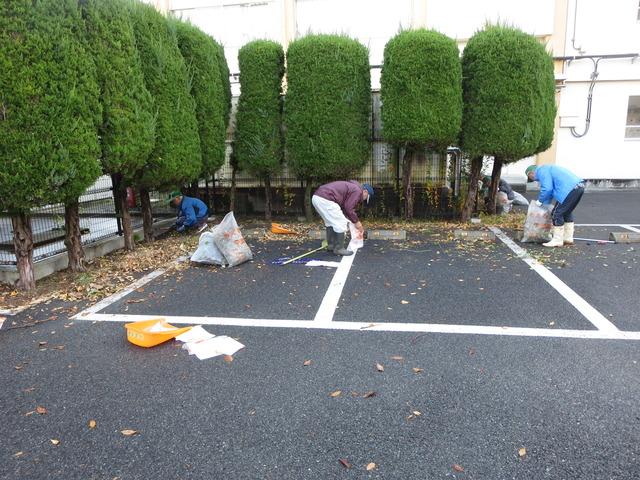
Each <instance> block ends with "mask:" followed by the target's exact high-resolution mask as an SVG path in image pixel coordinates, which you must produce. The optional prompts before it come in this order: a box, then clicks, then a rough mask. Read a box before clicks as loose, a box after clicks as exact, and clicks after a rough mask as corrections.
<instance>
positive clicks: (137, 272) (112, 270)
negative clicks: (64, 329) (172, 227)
mask: <svg viewBox="0 0 640 480" xmlns="http://www.w3.org/2000/svg"><path fill="white" fill-rule="evenodd" d="M197 244H198V235H190V236H178V235H172V236H169V237H167V238H164V239H161V240H156V241H155V242H153V243H148V244H140V245H136V249H135V250H134V251H132V252H129V251H125V250H118V251H116V252H113V253H111V254H109V255H106V256H104V257H100V258H96V259H94V260H91V261H89V262H87V268H86V271H85V272H81V273H73V272H70V271H66V270H65V271H62V272H57V273H55V274H53V275H50V276H49V277H47V278H44V279H42V280H39V281H38V282H37V284H36V289H35V291H33V292H20V291H17V290H15V289H13V288H11V287H10V286H8V285H0V308H15V307H20V306H25V305H35V304H37V303H40V302H42V301H45V300H51V299H59V300H64V301H78V300H88V301H96V300H99V299H101V298H104V297H106V296H109V295H111V294H113V293H115V292H117V291H118V290H121V289H122V288H124V287H125V286H127V285H129V284H130V283H131V282H133V281H134V280H136V279H137V278H139V277H140V276H142V275H144V274H145V273H147V272H150V271H152V270H156V269H158V268H161V267H164V266H167V265H168V264H169V263H170V262H172V261H173V260H175V259H176V258H178V257H181V256H184V255H188V254H190V253H191V252H193V250H194V249H195V248H196V246H197ZM174 268H180V267H179V266H176V267H174Z"/></svg>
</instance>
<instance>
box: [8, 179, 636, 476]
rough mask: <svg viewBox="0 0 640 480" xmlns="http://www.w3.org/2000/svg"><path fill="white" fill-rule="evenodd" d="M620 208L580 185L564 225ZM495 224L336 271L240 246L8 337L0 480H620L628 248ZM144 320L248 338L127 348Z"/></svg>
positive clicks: (631, 267)
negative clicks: (197, 352) (284, 261)
mask: <svg viewBox="0 0 640 480" xmlns="http://www.w3.org/2000/svg"><path fill="white" fill-rule="evenodd" d="M638 197H639V196H638V194H637V192H623V193H618V192H612V193H609V192H607V193H589V192H588V193H587V194H586V195H585V199H584V201H583V203H582V204H581V205H580V207H579V210H578V211H577V212H576V214H577V217H578V218H577V222H578V224H579V225H578V227H577V232H576V235H577V236H580V237H585V238H593V239H600V240H604V239H606V238H608V233H609V232H610V231H632V229H638V228H640V221H639V220H638V218H639V217H638V214H637V205H638V203H637V202H638V200H640V199H639V198H638ZM621 204H622V205H624V208H620V205H621ZM612 212H613V213H612ZM581 225H584V226H581ZM498 233H499V238H498V239H496V241H494V242H476V243H464V242H462V243H461V242H458V241H455V240H453V239H452V238H451V235H450V231H448V230H447V229H445V228H442V227H440V226H438V225H433V226H427V227H425V228H424V229H422V230H420V231H416V232H413V233H410V234H409V236H408V239H407V241H404V242H392V241H382V240H379V241H378V240H376V241H373V240H369V241H367V242H366V243H365V246H364V248H363V249H361V250H360V251H358V253H357V254H356V255H355V256H354V257H350V258H346V259H344V260H342V261H341V263H340V266H339V267H338V268H332V267H308V266H306V265H303V264H293V265H287V266H281V265H277V264H274V263H273V262H274V260H276V259H278V258H281V257H286V256H293V255H294V254H295V253H298V252H300V253H301V252H303V251H305V250H307V249H310V248H313V247H315V246H316V244H317V242H315V243H314V242H308V243H302V244H295V245H291V244H289V243H288V242H283V241H273V242H262V241H253V242H251V247H252V250H253V252H254V254H255V259H254V261H253V262H251V263H247V264H244V265H241V266H238V267H235V268H227V269H221V268H216V267H203V266H183V267H181V268H176V269H171V270H168V271H167V272H164V273H160V274H158V275H157V276H156V277H155V278H153V279H149V281H148V282H146V283H145V280H142V281H141V283H139V284H136V285H133V286H132V288H131V289H130V291H128V292H123V293H125V294H121V295H118V296H115V297H114V298H112V299H110V300H108V301H106V302H104V303H101V304H99V305H98V306H92V305H83V307H86V308H87V310H85V311H83V312H81V313H80V314H79V315H77V317H76V318H69V317H70V315H66V314H63V313H56V315H57V316H59V318H57V319H55V320H52V321H50V322H47V323H46V324H42V325H38V326H36V327H29V328H16V329H7V327H6V326H5V327H4V329H3V331H0V349H1V351H2V353H3V358H4V362H3V365H4V366H3V368H2V369H0V378H1V379H2V384H3V386H4V388H3V389H2V392H1V393H0V405H2V406H1V409H0V420H1V421H2V423H3V425H4V428H3V431H4V433H3V438H2V440H1V441H0V446H1V451H0V477H2V478H7V479H9V478H34V479H36V478H38V479H39V478H65V479H75V478H78V479H85V478H91V479H93V478H95V479H102V478H109V479H113V478H120V479H129V478H135V479H137V478H153V477H158V476H162V477H165V478H181V479H182V478H193V479H200V478H242V479H244V478H247V479H253V478H260V479H262V478H264V479H289V478H290V479H302V478H304V479H306V478H309V479H316V478H318V479H326V478H393V479H395V478H398V479H413V478H415V479H424V478H461V479H462V478H464V479H467V478H468V479H524V478H532V479H534V478H535V479H538V478H540V479H544V478H549V479H597V480H601V479H635V478H638V477H639V476H640V465H639V460H640V458H639V457H640V433H639V432H640V428H639V427H640V407H639V403H638V401H637V399H638V397H639V395H640V382H639V381H638V378H639V373H640V365H639V364H638V361H640V349H639V346H640V319H639V318H638V317H639V312H640V295H638V294H637V292H638V291H639V290H640V276H639V275H638V271H639V270H638V269H639V268H640V255H639V253H638V251H639V249H640V246H638V244H636V245H634V244H600V243H598V242H596V241H589V242H586V241H585V242H578V243H577V245H576V246H574V247H571V248H563V249H558V250H554V251H552V252H549V251H548V250H547V249H544V248H543V247H541V246H538V245H531V244H520V243H518V242H517V241H515V240H514V239H515V238H516V235H515V232H510V231H504V232H502V231H499V232H498ZM503 235H506V240H504V241H503V240H502V239H501V237H502V236H503ZM521 249H524V250H521ZM312 258H314V259H318V260H335V258H334V257H331V256H330V255H329V254H326V253H318V254H317V255H314V256H313V257H312ZM63 308H65V305H63V304H58V303H56V302H53V303H51V304H49V305H42V306H39V307H36V308H34V309H31V310H30V311H25V312H23V313H21V314H19V315H17V316H16V318H15V319H14V321H15V322H18V323H19V322H20V321H21V316H22V317H24V316H26V315H29V316H30V317H32V318H33V317H35V318H38V317H40V318H46V317H47V316H49V315H52V311H54V310H55V309H63ZM62 311H64V310H62ZM154 317H164V318H166V319H167V320H169V321H170V322H172V323H175V324H181V323H184V324H202V325H204V326H205V328H206V329H207V330H209V331H210V332H212V333H215V334H216V335H229V336H232V337H234V338H237V339H238V340H239V341H240V342H242V343H243V344H244V345H245V348H244V349H243V350H241V351H240V352H238V353H237V354H236V355H235V356H234V357H233V360H232V361H229V360H230V359H227V360H226V361H225V360H224V359H223V358H221V357H216V358H214V359H209V360H204V361H199V360H197V359H196V358H194V357H193V356H189V355H188V354H187V353H186V352H185V351H184V350H181V349H180V348H179V344H176V343H174V342H168V343H166V344H163V345H161V346H158V347H155V348H152V349H142V348H139V347H136V346H134V345H131V344H129V343H128V342H127V341H126V336H125V333H124V328H123V323H125V322H129V321H135V320H141V319H145V318H154ZM41 342H46V343H45V344H43V343H41ZM305 363H306V365H305ZM380 367H382V368H380ZM338 391H339V392H340V393H337V394H336V392H338ZM331 394H333V396H332V395H331ZM37 406H44V407H45V408H46V413H44V414H39V413H37V412H36V407H37ZM30 412H35V413H30ZM90 420H95V422H96V426H95V428H89V427H88V422H89V421H90ZM124 429H132V430H135V431H137V432H138V433H137V434H135V435H133V436H124V435H123V434H122V433H121V431H122V430H124ZM52 439H55V440H57V441H59V443H58V444H57V445H54V444H53V443H52V442H51V440H52ZM341 460H342V461H341ZM371 464H375V466H371ZM367 465H369V468H370V469H369V470H367Z"/></svg>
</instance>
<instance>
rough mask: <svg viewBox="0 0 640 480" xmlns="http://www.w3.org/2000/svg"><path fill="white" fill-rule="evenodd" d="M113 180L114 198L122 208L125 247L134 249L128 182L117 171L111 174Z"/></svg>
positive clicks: (130, 249)
mask: <svg viewBox="0 0 640 480" xmlns="http://www.w3.org/2000/svg"><path fill="white" fill-rule="evenodd" d="M111 179H112V181H113V198H114V201H115V202H116V203H117V204H118V209H119V210H120V216H121V218H120V220H121V222H122V236H123V238H124V248H125V249H127V250H129V251H133V249H134V248H135V242H134V240H133V227H132V225H131V213H130V212H129V205H128V204H127V184H126V183H125V181H124V179H123V178H122V175H121V174H119V173H115V174H113V175H112V176H111Z"/></svg>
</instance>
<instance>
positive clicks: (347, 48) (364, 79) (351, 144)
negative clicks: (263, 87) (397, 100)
mask: <svg viewBox="0 0 640 480" xmlns="http://www.w3.org/2000/svg"><path fill="white" fill-rule="evenodd" d="M287 84H288V90H287V96H286V99H285V109H284V112H285V115H284V118H285V125H286V135H285V143H286V152H287V161H288V163H289V165H290V166H291V167H292V168H293V170H294V171H295V172H296V174H297V175H298V176H299V177H300V178H302V179H320V180H325V179H332V178H348V177H349V176H351V175H353V174H354V173H355V172H357V171H358V170H359V169H360V168H361V167H362V166H364V165H365V163H366V162H367V160H368V158H369V153H370V146H369V136H370V124H369V119H370V113H371V82H370V73H369V55H368V51H367V48H366V47H365V46H364V45H362V44H360V43H359V42H358V41H356V40H353V39H351V38H348V37H346V36H339V35H308V36H306V37H303V38H301V39H299V40H296V41H294V42H292V43H291V44H290V45H289V49H288V51H287Z"/></svg>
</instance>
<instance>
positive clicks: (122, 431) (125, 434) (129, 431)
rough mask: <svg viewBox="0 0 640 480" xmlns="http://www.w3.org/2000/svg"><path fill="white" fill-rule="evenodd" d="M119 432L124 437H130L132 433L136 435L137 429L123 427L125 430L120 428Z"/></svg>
mask: <svg viewBox="0 0 640 480" xmlns="http://www.w3.org/2000/svg"><path fill="white" fill-rule="evenodd" d="M120 433H121V434H123V435H124V436H125V437H131V436H132V435H136V434H138V433H139V432H138V431H137V430H130V429H125V430H120Z"/></svg>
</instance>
